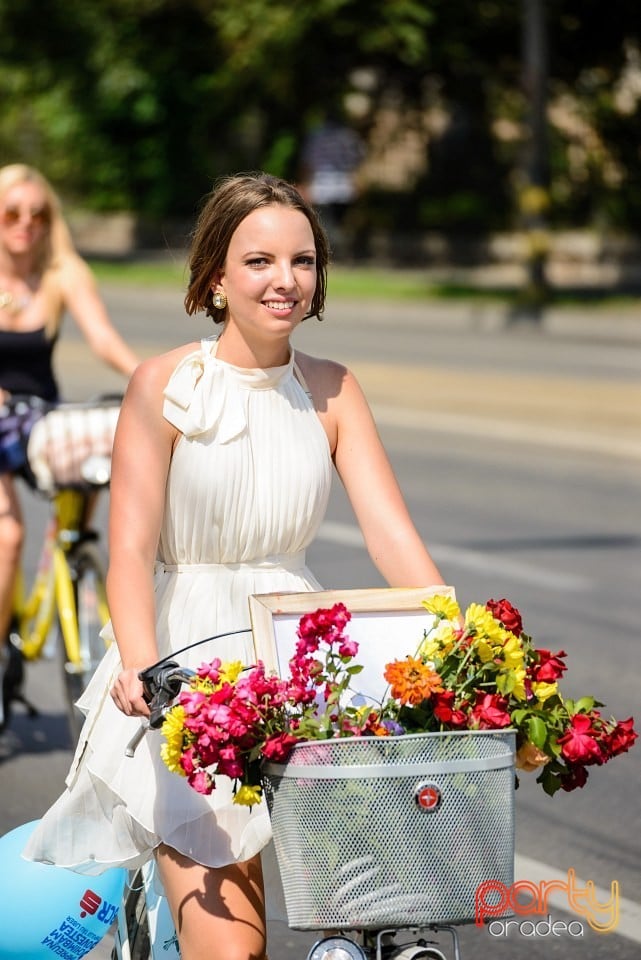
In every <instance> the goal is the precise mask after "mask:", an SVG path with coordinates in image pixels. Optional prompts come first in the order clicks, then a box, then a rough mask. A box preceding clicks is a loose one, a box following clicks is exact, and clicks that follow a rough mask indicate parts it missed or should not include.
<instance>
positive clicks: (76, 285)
mask: <svg viewBox="0 0 641 960" xmlns="http://www.w3.org/2000/svg"><path fill="white" fill-rule="evenodd" d="M66 311H68V312H69V313H70V314H71V316H72V317H73V319H74V321H75V322H76V323H77V325H78V327H79V328H80V330H81V332H82V334H83V335H84V337H85V339H86V341H87V343H88V344H89V346H90V348H91V349H92V351H93V352H94V353H95V354H96V356H98V357H99V358H100V359H101V360H104V361H105V363H107V364H108V365H109V366H111V367H113V368H114V369H115V370H117V371H119V372H120V373H122V374H124V376H126V377H129V376H130V375H131V374H132V373H133V371H134V369H135V367H136V366H137V364H138V358H137V357H136V356H135V354H134V353H133V352H132V351H131V350H130V349H129V347H128V346H127V344H126V343H125V342H124V340H123V339H122V337H121V336H120V334H119V333H118V331H117V330H116V329H115V328H114V327H113V326H112V324H111V322H110V320H109V317H108V315H107V310H106V308H105V305H104V303H103V301H102V299H101V297H100V294H99V293H98V289H97V287H96V283H95V280H94V277H93V274H92V273H91V270H90V268H89V266H88V265H87V264H86V263H85V261H84V260H83V259H82V258H81V257H80V256H79V255H78V253H77V252H76V250H75V247H74V244H73V241H72V239H71V235H70V233H69V229H68V227H67V224H66V223H65V220H64V218H63V215H62V210H61V205H60V201H59V199H58V197H57V195H56V193H55V191H54V190H53V188H52V187H51V185H50V184H49V182H48V181H47V180H46V179H45V178H44V177H43V176H42V174H40V173H39V172H38V171H37V170H34V169H33V168H32V167H28V166H26V165H25V164H21V163H15V164H10V165H9V166H5V167H2V168H0V679H1V680H2V693H3V696H2V700H0V730H1V729H2V728H3V726H4V705H5V702H6V700H7V697H8V696H9V695H10V691H8V690H7V684H6V683H5V674H6V667H7V662H8V659H9V647H8V644H7V634H8V630H9V622H10V617H11V600H12V594H13V588H14V582H15V576H16V572H17V569H18V565H19V562H20V554H21V548H22V544H23V539H24V524H23V516H22V511H21V507H20V502H19V499H18V494H17V490H16V484H15V473H16V470H17V469H19V466H20V465H19V464H18V463H16V461H15V459H14V458H13V457H11V458H9V457H8V456H7V455H5V456H3V445H2V441H3V429H2V428H3V422H2V421H3V416H2V411H3V410H4V412H5V414H7V413H8V410H7V407H6V406H4V405H5V403H6V401H7V400H8V399H9V398H10V397H11V395H17V394H20V395H27V396H33V397H39V398H41V399H42V400H46V401H50V402H54V403H55V402H56V401H57V400H58V398H59V391H58V385H57V383H56V378H55V375H54V371H53V364H52V361H53V353H54V349H55V346H56V343H57V340H58V336H59V334H60V329H61V326H62V320H63V317H64V314H65V312H66ZM5 437H6V434H5ZM5 453H6V451H5Z"/></svg>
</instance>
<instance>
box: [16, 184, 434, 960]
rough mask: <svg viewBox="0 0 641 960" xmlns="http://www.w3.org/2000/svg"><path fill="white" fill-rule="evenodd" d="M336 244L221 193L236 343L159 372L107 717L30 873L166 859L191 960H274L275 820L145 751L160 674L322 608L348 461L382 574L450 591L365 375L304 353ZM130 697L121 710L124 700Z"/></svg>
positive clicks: (118, 473)
mask: <svg viewBox="0 0 641 960" xmlns="http://www.w3.org/2000/svg"><path fill="white" fill-rule="evenodd" d="M327 261H328V247H327V240H326V237H325V235H324V233H323V230H322V228H321V226H320V224H319V221H318V219H317V217H316V215H315V213H314V211H313V209H312V208H311V207H310V206H309V205H308V204H307V203H306V202H305V201H304V200H302V198H301V197H300V195H299V194H298V192H297V191H296V190H295V189H294V188H293V187H292V186H290V185H289V184H288V183H286V182H284V181H282V180H277V179H275V178H273V177H270V176H268V175H266V174H255V175H254V174H252V175H239V176H236V177H231V178H228V179H226V180H224V181H222V182H221V183H220V184H219V185H218V186H217V188H216V189H215V190H214V191H213V193H212V194H211V196H210V197H209V198H208V200H207V202H206V204H205V206H204V208H203V210H202V213H201V215H200V218H199V221H198V224H197V226H196V230H195V233H194V238H193V244H192V252H191V258H190V266H191V278H190V284H189V288H188V292H187V296H186V298H185V306H186V309H187V312H188V313H189V314H191V313H194V312H196V311H198V310H202V309H205V310H206V311H207V313H208V314H209V315H210V316H212V317H213V319H214V320H215V321H216V322H220V323H221V324H222V331H221V333H220V336H219V337H218V338H212V339H210V340H204V341H202V342H201V343H199V344H198V343H191V344H189V345H187V346H185V347H181V348H180V349H178V350H174V351H172V352H171V353H168V354H164V355H163V356H160V357H157V358H154V359H151V360H147V361H144V362H143V363H142V364H141V365H140V366H139V368H138V369H137V371H136V372H135V374H134V376H133V378H132V380H131V383H130V385H129V388H128V390H127V394H126V397H125V400H124V403H123V407H122V413H121V416H120V421H119V426H118V432H117V437H116V443H115V448H114V457H113V475H112V486H111V513H110V568H109V574H108V594H109V605H110V609H111V614H112V629H113V635H114V637H115V641H116V642H115V643H114V644H113V645H112V647H111V648H110V650H109V651H108V653H107V654H106V656H105V658H104V660H103V662H102V664H101V666H100V667H99V669H98V671H97V672H96V674H95V676H94V679H93V681H92V683H91V684H90V686H89V688H88V690H87V691H86V693H85V695H84V696H83V699H82V701H81V706H82V708H83V709H84V710H85V711H86V712H87V720H86V723H85V726H84V729H83V734H82V736H81V741H80V743H79V745H78V749H77V751H76V757H75V759H74V763H73V765H72V768H71V771H70V773H69V776H68V779H67V790H66V791H65V793H64V794H63V796H62V797H61V798H60V799H59V800H58V801H57V802H56V804H54V806H53V807H52V808H51V809H50V810H49V812H48V813H47V814H46V815H45V817H44V818H43V820H42V822H41V824H40V827H39V829H38V830H37V831H36V833H35V834H33V835H32V838H31V839H30V842H29V846H28V848H27V850H26V855H27V856H28V857H30V858H31V859H35V860H44V861H49V862H54V863H57V864H59V865H61V866H68V867H72V868H73V869H76V870H78V871H80V872H85V873H89V874H91V873H99V872H101V871H102V870H104V869H106V868H108V867H111V866H114V865H117V864H119V865H124V866H128V867H133V866H135V865H137V864H139V863H141V862H143V861H144V860H146V859H148V858H149V857H150V856H152V855H153V856H155V857H156V861H157V864H158V868H159V872H160V875H161V878H162V882H163V885H164V888H165V892H166V894H167V897H168V900H169V903H170V906H171V910H172V914H173V917H174V921H175V924H176V930H177V933H178V938H179V942H180V951H181V957H182V960H205V958H206V960H261V958H263V957H264V956H265V916H264V896H263V883H262V875H261V868H260V857H259V852H260V850H261V849H262V848H263V847H264V846H265V844H266V843H267V842H268V840H269V837H270V829H269V820H268V817H267V813H266V810H265V809H264V804H261V805H260V806H259V807H253V808H251V809H248V808H246V807H242V806H238V805H237V804H233V803H232V794H231V784H230V781H227V780H226V779H225V778H223V777H220V778H218V782H217V785H216V789H215V790H214V791H213V793H212V794H211V796H202V795H200V794H198V793H196V792H195V791H193V790H192V789H191V788H190V787H189V786H188V785H187V783H186V781H185V780H183V779H182V778H180V777H177V776H175V775H174V774H171V773H169V772H168V771H167V769H166V768H165V767H164V764H163V763H162V761H161V760H160V734H159V733H158V732H152V733H150V734H148V736H147V737H146V738H145V740H144V741H143V743H142V744H141V745H140V747H139V748H138V750H137V751H136V754H135V756H134V758H132V759H131V758H127V757H125V754H124V750H125V745H126V744H127V743H128V741H129V740H130V739H131V737H132V735H133V733H134V732H135V730H136V729H137V726H138V725H139V724H140V718H141V717H145V716H147V715H148V707H147V704H146V703H145V701H144V699H143V696H142V685H141V682H140V680H139V677H138V674H139V671H140V670H141V669H142V668H144V667H147V666H149V665H150V664H152V663H155V662H156V661H157V660H158V659H159V658H160V657H164V656H166V655H168V654H170V653H171V652H172V651H174V650H178V649H181V648H182V647H184V646H185V645H186V644H188V643H190V642H194V641H196V640H199V639H201V638H204V637H208V636H213V635H216V634H220V633H223V632H225V631H237V632H236V634H235V635H233V636H230V637H227V638H222V639H220V640H218V641H213V642H212V643H211V644H207V645H204V646H201V647H197V648H196V649H195V650H193V651H191V652H190V653H189V654H181V656H180V658H179V659H180V661H181V662H182V663H183V664H187V665H192V666H197V665H198V664H200V663H201V662H202V661H203V660H211V659H213V658H214V657H215V656H219V657H221V659H222V660H226V659H227V660H228V659H241V660H244V661H245V662H248V663H249V662H251V661H252V650H251V637H250V635H249V634H248V633H245V634H243V633H238V631H239V630H243V629H244V628H246V627H248V619H249V618H248V603H247V598H248V596H249V595H250V594H252V593H267V592H272V591H281V590H282V591H298V592H300V591H303V590H317V589H320V584H319V583H318V582H317V581H316V580H315V578H314V577H313V575H312V574H311V573H310V571H309V570H308V569H307V567H306V565H305V548H306V547H307V546H308V544H309V543H310V542H311V541H312V540H313V538H314V535H315V534H316V532H317V530H318V527H319V525H320V523H321V521H322V518H323V514H324V511H325V507H326V504H327V499H328V495H329V488H330V480H331V468H332V462H333V465H334V467H335V468H336V470H337V472H338V474H339V476H340V478H341V480H342V482H343V484H344V486H345V489H346V490H347V493H348V495H349V498H350V500H351V503H352V506H353V508H354V511H355V514H356V517H357V519H358V522H359V524H360V527H361V529H362V531H363V535H364V538H365V541H366V544H367V548H368V551H369V553H370V556H371V557H372V560H373V562H374V563H375V564H376V566H377V568H378V569H379V570H380V572H381V574H382V575H383V576H384V577H385V579H386V580H387V582H388V583H389V584H390V585H391V586H405V587H410V586H421V585H424V584H438V583H443V580H442V578H441V576H440V574H439V572H438V570H437V569H436V567H435V565H434V563H433V561H432V559H431V557H430V555H429V553H428V551H427V550H426V548H425V546H424V545H423V543H422V541H421V539H420V537H419V536H418V533H417V531H416V529H415V527H414V525H413V523H412V521H411V519H410V517H409V515H408V512H407V509H406V506H405V504H404V501H403V498H402V495H401V493H400V490H399V487H398V485H397V482H396V480H395V477H394V475H393V472H392V469H391V467H390V464H389V461H388V459H387V457H386V455H385V452H384V450H383V447H382V445H381V442H380V439H379V437H378V433H377V431H376V427H375V425H374V422H373V419H372V416H371V413H370V410H369V408H368V406H367V403H366V401H365V399H364V397H363V394H362V393H361V390H360V388H359V386H358V384H357V382H356V380H355V379H354V377H353V376H352V375H351V374H350V372H349V371H348V370H346V369H345V367H342V366H340V365H339V364H337V363H333V362H331V361H328V360H320V359H317V358H314V357H311V356H306V355H304V354H299V353H295V352H294V349H293V347H292V346H291V344H290V337H291V335H292V333H293V332H294V330H295V329H296V327H297V326H298V324H299V323H301V322H302V321H303V320H304V319H305V318H306V317H310V316H319V315H320V314H321V312H322V309H323V306H324V298H325V284H326V268H327ZM109 693H110V694H111V696H110V695H109Z"/></svg>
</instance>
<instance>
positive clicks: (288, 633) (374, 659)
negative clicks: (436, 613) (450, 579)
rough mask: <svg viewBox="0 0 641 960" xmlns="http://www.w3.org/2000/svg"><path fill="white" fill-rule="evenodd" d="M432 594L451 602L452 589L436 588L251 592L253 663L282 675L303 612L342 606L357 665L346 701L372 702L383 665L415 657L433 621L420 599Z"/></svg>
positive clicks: (377, 698) (380, 688) (381, 688)
mask: <svg viewBox="0 0 641 960" xmlns="http://www.w3.org/2000/svg"><path fill="white" fill-rule="evenodd" d="M435 594H443V595H445V596H448V597H452V598H453V599H455V592H454V588H453V587H450V586H442V585H440V584H439V585H438V586H428V587H412V588H396V587H383V588H372V589H367V590H360V589H359V590H321V591H314V592H310V593H264V594H253V595H252V596H250V598H249V615H250V619H251V627H252V634H253V641H254V651H255V655H256V659H257V660H261V661H262V662H263V663H264V664H265V669H266V672H267V673H275V674H277V675H278V676H285V675H287V673H288V663H289V660H290V659H291V657H292V656H293V655H294V651H295V646H296V640H297V636H296V630H297V628H298V623H299V621H300V618H301V617H302V616H303V614H306V613H314V612H315V611H316V610H318V609H321V608H322V609H326V608H331V607H333V606H334V604H336V603H344V604H345V606H346V608H347V609H348V611H349V612H350V613H351V615H352V619H351V620H350V621H349V623H348V625H347V627H346V629H345V634H346V635H347V636H349V637H350V639H352V640H355V641H356V642H357V643H358V646H359V649H358V653H357V654H356V656H355V657H354V663H358V664H361V665H362V666H363V670H362V671H361V672H360V673H358V674H357V675H355V676H354V677H353V678H352V684H351V686H350V692H351V697H352V699H353V700H354V702H356V703H359V702H361V703H362V702H365V701H366V702H369V703H375V704H378V703H380V702H381V701H382V699H383V696H384V694H385V690H386V689H387V683H386V681H385V679H384V676H383V672H384V669H385V664H387V663H389V662H390V661H392V660H401V659H403V658H404V657H406V656H408V655H411V656H414V655H415V654H416V651H417V649H418V647H419V645H420V643H421V641H422V639H423V636H424V631H425V630H426V629H429V627H430V626H431V625H432V624H433V622H434V617H433V615H432V614H430V613H428V611H427V610H426V609H425V608H424V607H423V605H422V601H423V600H426V599H427V598H428V597H430V596H434V595H435Z"/></svg>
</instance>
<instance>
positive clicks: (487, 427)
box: [372, 403, 641, 460]
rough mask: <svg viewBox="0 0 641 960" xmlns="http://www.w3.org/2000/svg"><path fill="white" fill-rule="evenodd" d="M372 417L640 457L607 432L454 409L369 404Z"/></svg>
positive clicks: (638, 450)
mask: <svg viewBox="0 0 641 960" xmlns="http://www.w3.org/2000/svg"><path fill="white" fill-rule="evenodd" d="M372 412H373V414H374V418H375V419H376V420H377V421H378V423H380V424H382V425H383V424H384V425H385V426H390V427H406V428H409V429H411V430H426V431H428V432H429V431H435V432H437V433H457V434H463V435H468V436H469V435H470V434H471V435H473V436H482V437H486V438H488V439H493V440H506V441H508V442H510V443H513V442H516V443H538V444H542V445H543V446H550V447H563V448H565V449H571V450H581V451H585V452H588V453H598V454H601V455H604V456H615V457H631V458H633V459H635V460H638V459H641V443H640V442H639V441H638V440H635V439H626V438H625V437H616V436H607V435H606V434H601V433H590V432H588V431H579V430H568V429H558V428H555V427H554V426H547V425H546V426H540V425H537V424H535V423H527V422H525V421H520V420H519V421H516V420H496V419H493V418H492V417H474V416H467V415H466V414H458V413H435V412H421V411H420V410H415V409H412V408H410V407H396V406H389V405H387V404H377V403H373V404H372Z"/></svg>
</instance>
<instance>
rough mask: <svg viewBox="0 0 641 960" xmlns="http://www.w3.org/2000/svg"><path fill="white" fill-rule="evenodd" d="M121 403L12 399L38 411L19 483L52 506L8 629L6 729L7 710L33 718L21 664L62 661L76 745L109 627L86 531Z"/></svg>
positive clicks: (103, 482)
mask: <svg viewBox="0 0 641 960" xmlns="http://www.w3.org/2000/svg"><path fill="white" fill-rule="evenodd" d="M120 400H121V398H120V397H119V396H118V397H117V396H112V395H109V396H104V397H101V398H98V399H97V400H95V401H89V402H86V403H64V404H58V405H55V406H52V405H47V404H43V403H42V402H38V401H34V399H33V398H19V397H13V398H11V401H10V404H11V407H12V408H14V409H17V408H19V407H20V405H21V404H22V405H25V404H26V405H28V406H31V407H32V408H35V418H34V419H35V422H34V423H33V424H32V425H31V427H30V430H29V434H28V436H26V435H25V436H24V437H22V438H21V442H22V443H23V444H24V445H25V448H26V453H27V465H26V467H24V468H23V469H22V470H21V471H20V476H22V478H23V479H24V481H25V482H26V483H27V485H28V486H29V487H30V488H31V489H32V490H33V491H34V492H36V493H37V494H39V495H42V496H44V497H46V498H47V499H48V500H49V502H50V507H51V510H50V517H49V521H48V523H47V526H46V529H45V533H44V538H43V543H42V546H41V549H40V553H39V559H38V564H37V568H36V572H35V575H34V577H33V580H32V582H31V583H30V584H29V585H28V584H27V578H26V574H25V571H24V568H23V567H21V568H20V570H19V571H18V577H17V581H16V587H15V591H14V598H13V611H12V619H11V625H10V630H9V640H10V647H9V648H10V654H11V661H12V662H11V664H10V668H9V670H8V671H7V675H6V679H5V683H4V684H3V699H4V700H5V722H6V721H7V720H8V719H9V715H10V712H11V707H12V702H21V703H22V704H23V705H24V706H25V707H26V709H27V711H28V713H29V714H30V715H32V716H33V715H35V714H36V713H37V710H36V708H35V707H34V706H33V705H32V704H31V703H29V702H28V701H27V699H26V698H25V696H24V694H23V693H22V682H23V680H24V662H28V661H34V660H38V659H40V658H42V657H44V656H50V655H52V652H53V651H54V650H55V649H58V651H59V652H60V655H61V664H62V676H63V682H64V688H65V694H66V700H67V703H68V720H69V727H70V733H71V736H72V738H73V740H76V739H77V738H78V735H79V733H80V728H81V726H82V719H83V718H82V717H81V715H80V712H79V711H78V710H77V709H76V708H75V706H74V704H75V701H76V700H77V699H78V697H79V696H80V695H81V694H82V692H83V691H84V689H85V687H86V686H87V683H88V682H89V680H90V678H91V676H92V675H93V672H94V670H95V668H96V666H97V664H98V662H99V660H100V659H101V657H102V655H103V654H104V652H105V644H104V642H103V640H102V639H101V638H100V636H99V634H100V630H101V629H102V627H103V626H104V625H105V623H106V622H107V620H108V619H109V612H108V608H107V599H106V591H105V573H104V564H103V559H102V553H101V551H100V535H99V533H98V531H97V530H94V529H92V528H91V527H90V522H91V517H92V515H93V511H94V508H95V503H96V499H97V496H98V495H99V494H100V492H102V491H104V490H105V489H107V487H108V486H109V482H110V477H111V460H110V457H111V446H112V443H113V433H114V430H115V423H116V420H117V416H118V411H119V407H120Z"/></svg>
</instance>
